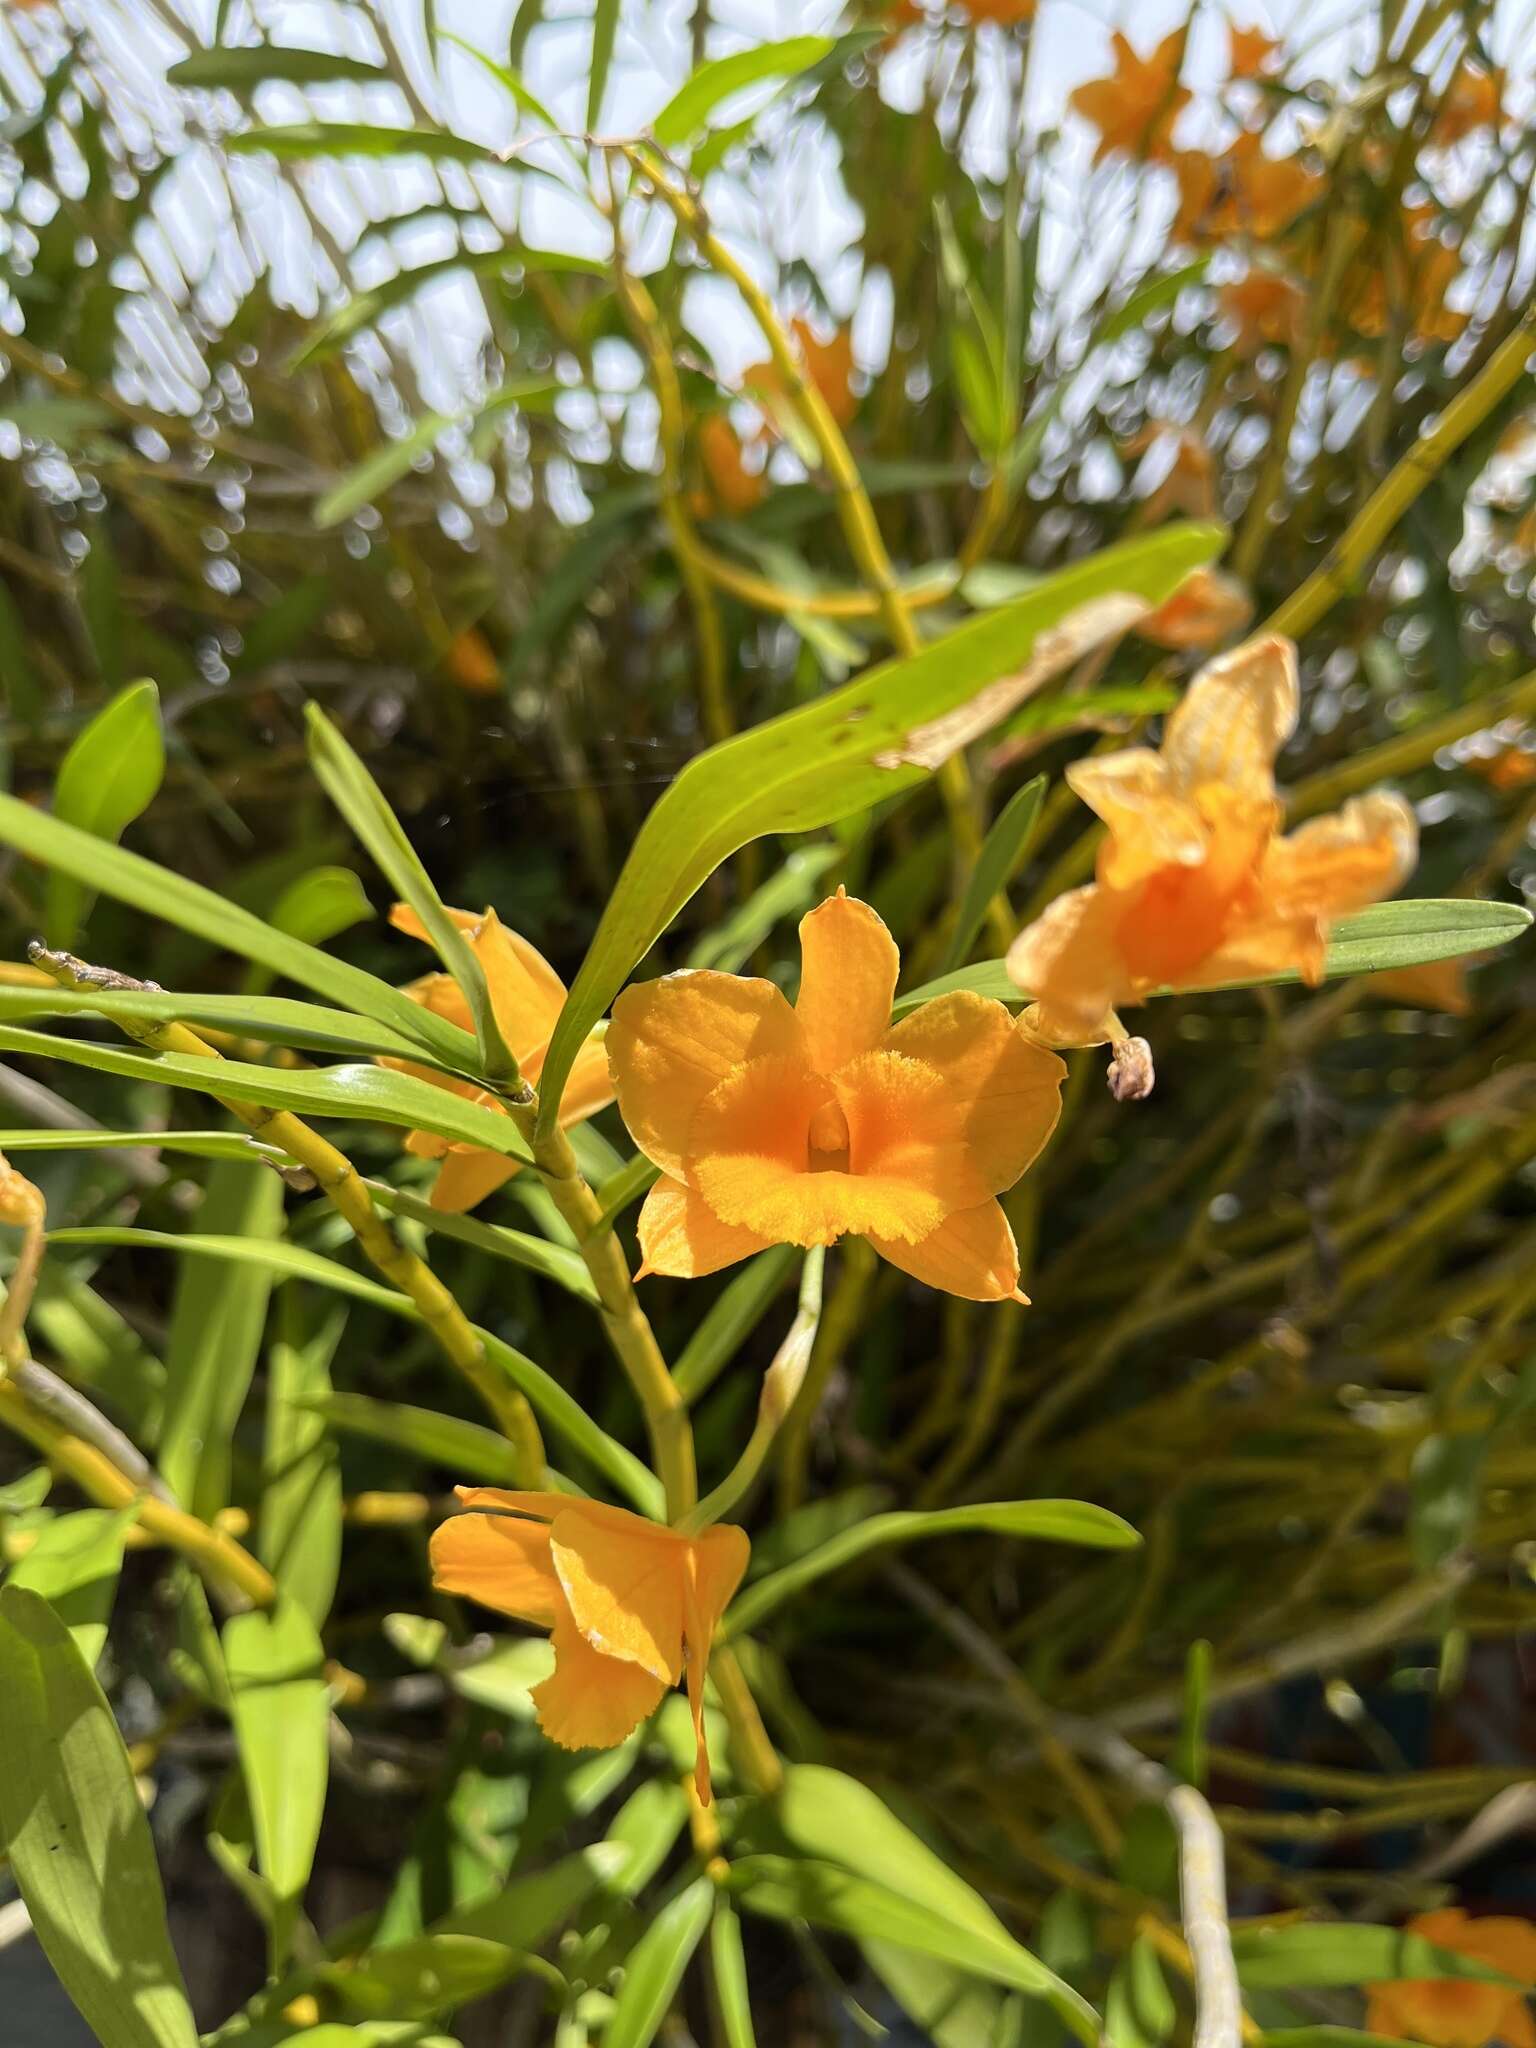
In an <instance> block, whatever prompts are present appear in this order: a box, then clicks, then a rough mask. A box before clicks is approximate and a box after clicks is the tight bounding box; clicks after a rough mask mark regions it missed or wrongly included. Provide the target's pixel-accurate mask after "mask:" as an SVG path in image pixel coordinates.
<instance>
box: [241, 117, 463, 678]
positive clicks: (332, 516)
mask: <svg viewBox="0 0 1536 2048" xmlns="http://www.w3.org/2000/svg"><path fill="white" fill-rule="evenodd" d="M230 139H231V140H232V141H237V140H238V139H239V138H238V137H231V138H230ZM452 425H453V416H452V415H451V414H450V413H445V412H429V413H428V414H427V415H426V416H425V417H424V418H423V419H419V420H418V421H417V422H416V424H415V426H414V427H412V429H411V431H410V432H409V433H408V434H402V435H401V437H400V439H399V440H398V441H386V442H385V443H384V445H383V446H382V447H381V448H375V449H374V451H373V453H372V454H371V455H365V456H364V457H363V460H362V461H361V462H359V463H357V464H356V465H355V467H353V468H352V469H349V470H348V471H347V473H346V475H345V476H344V477H343V478H342V479H341V481H340V483H338V484H334V485H332V487H331V489H330V490H328V491H326V492H325V493H324V495H323V496H321V497H319V498H317V499H316V500H315V509H314V512H313V514H312V515H311V516H312V517H313V519H314V522H315V524H316V526H319V527H322V528H323V527H327V526H340V524H341V523H342V521H343V520H344V519H350V518H351V517H352V515H353V513H354V512H360V511H361V510H362V508H363V506H364V505H371V504H372V503H373V501H374V499H375V498H381V497H382V496H383V495H384V493H385V492H386V491H387V490H388V489H389V487H390V485H391V484H397V483H398V482H399V481H400V479H401V477H403V476H404V475H405V473H406V471H407V470H410V469H414V468H415V466H416V464H417V463H418V462H419V461H420V460H421V458H422V456H424V455H430V454H431V452H432V450H433V449H434V448H435V447H436V446H437V442H438V438H439V436H440V435H441V434H442V433H443V432H444V431H445V430H446V429H447V428H449V427H451V426H452ZM307 708H308V709H309V710H310V711H314V710H315V709H316V707H315V705H314V704H310V705H309V706H308V707H307Z"/></svg>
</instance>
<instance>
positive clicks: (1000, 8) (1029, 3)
mask: <svg viewBox="0 0 1536 2048" xmlns="http://www.w3.org/2000/svg"><path fill="white" fill-rule="evenodd" d="M958 4H959V7H960V12H961V13H962V14H968V15H969V16H970V18H971V20H972V21H978V22H979V21H995V22H996V23H997V24H998V26H999V27H1000V28H1012V27H1013V26H1014V25H1015V24H1016V23H1018V22H1021V21H1033V20H1034V18H1035V0H958Z"/></svg>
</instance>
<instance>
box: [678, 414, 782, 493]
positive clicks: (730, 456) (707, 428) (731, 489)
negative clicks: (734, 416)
mask: <svg viewBox="0 0 1536 2048" xmlns="http://www.w3.org/2000/svg"><path fill="white" fill-rule="evenodd" d="M695 439H696V441H697V444H698V450H699V460H700V461H701V462H702V463H703V465H704V475H705V477H706V478H707V480H708V481H707V485H706V488H705V489H704V490H703V491H700V492H697V493H696V494H695V501H694V508H693V509H694V511H695V512H696V513H697V514H698V516H699V517H701V518H704V519H707V518H709V516H710V515H711V514H712V513H714V512H717V511H719V512H726V513H729V514H731V515H732V516H733V517H735V518H738V519H739V518H740V517H741V516H742V514H743V513H746V512H750V511H751V510H752V508H753V506H754V505H760V504H761V503H762V501H763V497H764V495H765V493H766V492H767V489H768V478H767V476H766V474H765V473H764V471H763V470H761V469H756V470H752V469H748V468H747V465H746V462H745V460H744V459H743V458H744V455H745V450H744V449H743V447H742V444H741V436H740V435H739V434H738V433H737V431H736V429H735V428H734V427H733V426H732V425H731V423H730V421H729V420H728V419H727V418H726V417H725V415H724V414H723V413H718V412H712V413H710V414H709V416H708V418H707V419H702V420H700V422H699V425H698V430H697V433H696V435H695Z"/></svg>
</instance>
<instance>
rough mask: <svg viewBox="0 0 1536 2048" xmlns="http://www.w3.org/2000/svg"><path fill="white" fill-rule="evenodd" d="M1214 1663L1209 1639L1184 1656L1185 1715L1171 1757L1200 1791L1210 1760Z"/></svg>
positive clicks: (1180, 1773)
mask: <svg viewBox="0 0 1536 2048" xmlns="http://www.w3.org/2000/svg"><path fill="white" fill-rule="evenodd" d="M1212 1662H1213V1659H1212V1654H1211V1646H1210V1644H1209V1643H1208V1642H1206V1641H1204V1640H1203V1639H1201V1640H1199V1641H1196V1642H1193V1643H1191V1644H1190V1646H1189V1650H1188V1653H1187V1654H1186V1656H1185V1659H1184V1718H1183V1721H1182V1722H1181V1724H1180V1727H1179V1740H1178V1746H1177V1748H1176V1749H1175V1751H1174V1754H1173V1759H1172V1763H1173V1769H1174V1771H1175V1772H1176V1774H1177V1775H1178V1776H1179V1777H1181V1778H1182V1779H1183V1780H1184V1782H1185V1784H1186V1785H1193V1786H1195V1787H1196V1789H1197V1790H1203V1789H1204V1786H1205V1779H1206V1770H1207V1766H1208V1764H1209V1760H1210V1759H1209V1750H1210V1738H1209V1735H1208V1733H1207V1723H1208V1721H1209V1719H1210V1711H1211V1666H1212Z"/></svg>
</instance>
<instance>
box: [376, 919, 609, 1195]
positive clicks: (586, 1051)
mask: <svg viewBox="0 0 1536 2048" xmlns="http://www.w3.org/2000/svg"><path fill="white" fill-rule="evenodd" d="M448 915H449V916H450V917H451V918H452V919H453V921H454V923H455V924H456V925H457V926H458V927H459V929H460V930H461V931H462V932H463V933H464V935H465V936H466V938H467V939H468V940H469V944H470V948H471V950H472V951H473V953H474V955H475V958H476V959H477V960H478V961H479V962H480V966H481V970H482V971H483V973H484V975H485V980H486V986H487V987H488V988H489V990H490V992H491V1007H492V1008H493V1009H494V1010H495V1012H496V1022H497V1023H498V1024H499V1025H500V1027H501V1035H502V1037H503V1038H504V1039H505V1040H506V1042H507V1045H508V1047H509V1048H510V1050H511V1052H512V1054H513V1056H514V1057H515V1059H516V1060H517V1064H518V1067H519V1069H520V1071H521V1073H522V1076H523V1079H524V1080H525V1081H537V1080H538V1078H539V1074H540V1072H541V1071H542V1069H543V1066H544V1056H545V1054H546V1053H547V1052H548V1051H549V1040H550V1035H551V1033H552V1032H553V1031H554V1028H555V1019H556V1018H557V1017H558V1016H559V1015H560V1011H561V1009H562V1007H563V1006H564V1003H565V983H564V982H563V981H562V980H561V979H560V977H559V975H558V974H556V972H555V970H554V969H553V967H551V966H550V964H549V962H548V961H547V960H546V959H545V958H544V955H543V954H542V953H541V952H540V951H539V950H538V948H537V947H536V946H530V945H529V943H528V941H527V940H526V939H524V938H521V937H519V935H518V934H517V933H516V932H514V931H509V930H508V929H507V927H506V926H505V925H504V924H503V923H502V922H501V920H500V919H499V918H498V917H497V915H496V913H495V911H494V910H485V911H480V912H478V913H477V912H475V911H473V910H450V911H449V913H448ZM389 921H390V923H391V924H392V925H393V926H394V928H395V930H396V931H397V932H407V933H408V934H409V935H410V936H411V937H412V938H413V939H426V937H427V934H426V930H425V927H424V926H423V925H422V922H421V919H420V918H419V917H418V916H417V915H416V913H415V911H414V910H412V909H411V908H410V906H409V905H408V904H405V903H397V904H396V905H395V907H394V909H393V910H391V912H390V913H389ZM405 992H406V994H407V995H408V996H410V997H411V998H412V1000H413V1001H415V1002H418V1003H421V1004H422V1005H423V1006H424V1007H425V1008H427V1009H429V1010H431V1011H433V1012H434V1013H435V1015H437V1016H439V1017H446V1018H447V1019H448V1021H449V1023H450V1024H458V1025H460V1026H461V1027H462V1028H463V1029H464V1030H465V1031H473V1030H474V1028H475V1025H474V1017H473V1015H472V1014H471V1011H470V1007H469V1002H468V999H467V998H466V997H465V994H464V991H463V990H462V989H461V988H460V987H459V984H458V983H457V982H456V981H455V980H454V978H453V976H452V975H451V974H424V975H422V976H421V977H420V979H419V980H417V981H413V982H410V983H408V984H407V986H406V991H405ZM379 1064H380V1065H381V1066H385V1067H395V1068H397V1069H398V1070H399V1071H400V1072H401V1073H403V1074H415V1075H417V1076H419V1077H420V1079H422V1080H423V1081H431V1082H432V1083H433V1084H434V1085H435V1086H437V1087H439V1088H447V1089H450V1090H451V1091H452V1093H453V1094H455V1095H462V1096H463V1097H464V1098H465V1100H466V1101H469V1102H478V1103H480V1104H481V1105H482V1106H483V1107H485V1108H487V1109H501V1110H503V1114H505V1110H504V1108H503V1105H502V1104H501V1103H500V1102H498V1101H497V1099H496V1097H495V1096H494V1095H492V1094H490V1093H489V1092H488V1091H487V1090H485V1089H483V1088H477V1087H476V1086H475V1084H474V1082H473V1081H461V1080H455V1079H454V1078H452V1077H451V1076H450V1075H447V1074H440V1073H439V1072H438V1071H437V1070H436V1068H434V1067H419V1066H416V1065H415V1064H413V1063H412V1062H411V1061H409V1060H397V1059H383V1060H381V1061H380V1062H379ZM612 1100H613V1089H612V1087H611V1086H610V1084H609V1080H608V1061H607V1059H606V1057H605V1055H604V1053H603V1048H602V1045H601V1043H600V1042H599V1041H597V1040H595V1039H594V1040H591V1041H589V1042H588V1043H587V1044H586V1045H584V1046H583V1047H582V1049H581V1051H580V1052H579V1053H578V1054H577V1055H576V1061H575V1064H574V1066H573V1067H572V1068H571V1075H570V1079H569V1080H568V1081H567V1082H566V1084H565V1093H564V1094H563V1095H562V1096H561V1098H560V1123H561V1126H562V1128H564V1129H567V1130H568V1129H569V1128H570V1126H571V1125H572V1124H579V1123H583V1122H585V1120H586V1119H587V1118H588V1117H589V1116H594V1115H595V1114H596V1113H597V1111H598V1110H600V1109H601V1108H602V1107H603V1106H604V1104H605V1103H609V1102H612ZM405 1149H406V1151H407V1152H413V1153H415V1155H416V1156H417V1157H418V1158H419V1159H441V1160H442V1162H443V1164H442V1168H441V1170H440V1171H439V1173H438V1176H437V1180H436V1182H435V1184H434V1186H433V1189H432V1206H433V1208H434V1209H442V1210H445V1211H446V1212H447V1213H448V1214H449V1215H452V1216H461V1215H463V1213H464V1211H465V1210H466V1209H473V1208H474V1207H475V1205H476V1204H477V1203H479V1202H483V1201H484V1200H485V1198H486V1196H487V1195H489V1194H492V1193H494V1192H495V1190H496V1189H497V1188H499V1187H500V1186H501V1185H502V1183H503V1181H507V1180H510V1179H511V1178H512V1175H513V1174H514V1173H516V1172H517V1170H518V1163H517V1161H516V1160H515V1159H508V1158H506V1157H505V1156H504V1155H503V1154H502V1153H500V1152H486V1151H482V1150H481V1148H480V1147H479V1146H478V1145H462V1144H457V1143H455V1142H454V1141H453V1140H451V1139H449V1138H442V1137H439V1136H438V1135H437V1134H436V1132H434V1131H412V1133H411V1135H410V1136H409V1137H408V1138H407V1139H406V1141H405Z"/></svg>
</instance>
